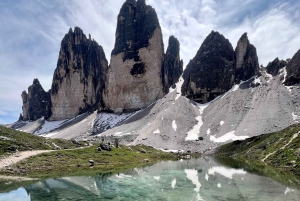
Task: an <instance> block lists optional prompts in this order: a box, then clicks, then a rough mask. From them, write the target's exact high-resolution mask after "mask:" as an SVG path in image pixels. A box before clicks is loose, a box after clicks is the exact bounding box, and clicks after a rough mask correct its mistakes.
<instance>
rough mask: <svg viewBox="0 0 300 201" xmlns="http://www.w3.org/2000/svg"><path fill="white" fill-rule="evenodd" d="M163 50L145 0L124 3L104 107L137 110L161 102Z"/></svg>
mask: <svg viewBox="0 0 300 201" xmlns="http://www.w3.org/2000/svg"><path fill="white" fill-rule="evenodd" d="M163 55H164V46H163V40H162V33H161V28H160V25H159V22H158V19H157V15H156V12H155V10H154V9H153V8H152V7H151V6H148V5H146V4H145V0H138V1H135V0H127V1H126V2H125V3H124V4H123V6H122V8H121V10H120V13H119V15H118V22H117V30H116V42H115V47H114V49H113V51H112V53H111V62H110V66H109V70H108V79H107V88H106V96H105V104H106V105H107V107H108V108H109V109H111V110H113V111H116V110H125V111H126V110H128V111H130V110H136V109H139V108H142V107H145V106H147V105H149V104H151V103H152V102H154V101H155V100H157V99H159V98H161V97H162V96H163V95H164V93H163V86H162V80H161V74H162V72H161V69H162V64H163Z"/></svg>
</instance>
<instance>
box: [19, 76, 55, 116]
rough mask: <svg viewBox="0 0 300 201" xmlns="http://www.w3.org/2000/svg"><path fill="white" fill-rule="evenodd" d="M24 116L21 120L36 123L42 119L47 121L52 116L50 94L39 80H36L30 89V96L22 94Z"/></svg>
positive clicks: (24, 92) (25, 93)
mask: <svg viewBox="0 0 300 201" xmlns="http://www.w3.org/2000/svg"><path fill="white" fill-rule="evenodd" d="M21 96H22V101H23V106H22V111H23V115H22V117H20V120H24V121H26V120H31V121H35V120H37V119H39V118H41V117H45V118H46V119H47V118H49V117H50V115H51V99H50V93H49V92H45V91H44V89H43V87H42V85H41V84H40V82H39V80H38V79H34V80H33V83H32V85H30V86H29V87H28V94H27V92H26V91H23V92H22V94H21Z"/></svg>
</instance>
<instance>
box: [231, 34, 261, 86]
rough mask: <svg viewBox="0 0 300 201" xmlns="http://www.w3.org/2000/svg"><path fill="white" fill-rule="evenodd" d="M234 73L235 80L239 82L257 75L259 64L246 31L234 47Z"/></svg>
mask: <svg viewBox="0 0 300 201" xmlns="http://www.w3.org/2000/svg"><path fill="white" fill-rule="evenodd" d="M235 60H236V67H235V68H236V73H235V81H236V83H239V82H240V81H241V80H242V81H245V80H248V79H250V78H251V77H253V76H255V75H258V73H259V64H258V57H257V54H256V48H255V47H254V46H253V45H252V44H250V42H249V40H248V37H247V33H244V34H243V35H242V36H241V38H240V39H239V41H238V43H237V47H236V49H235Z"/></svg>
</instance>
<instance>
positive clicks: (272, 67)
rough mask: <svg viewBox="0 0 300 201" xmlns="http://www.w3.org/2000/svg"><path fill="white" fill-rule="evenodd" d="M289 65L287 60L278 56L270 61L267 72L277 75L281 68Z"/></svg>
mask: <svg viewBox="0 0 300 201" xmlns="http://www.w3.org/2000/svg"><path fill="white" fill-rule="evenodd" d="M286 65H287V62H286V61H284V60H279V59H278V57H277V58H276V59H274V61H272V62H269V63H268V65H267V67H266V70H267V73H269V74H271V75H273V76H275V75H277V74H278V71H279V69H281V68H283V67H285V66H286Z"/></svg>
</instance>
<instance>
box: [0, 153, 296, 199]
mask: <svg viewBox="0 0 300 201" xmlns="http://www.w3.org/2000/svg"><path fill="white" fill-rule="evenodd" d="M234 166H235V167H236V165H234ZM287 182H288V181H287ZM4 185H6V184H4ZM7 185H8V183H7ZM3 187H4V186H3V185H2V186H1V185H0V190H1V188H3ZM10 200H12V201H14V200H16V201H17V200H22V201H23V200H24V201H26V200H33V201H54V200H77V201H79V200H105V201H106V200H110V201H127V200H141V201H147V200H151V201H152V200H153V201H169V200H170V201H171V200H172V201H177V200H178V201H185V200H186V201H194V200H195V201H196V200H206V201H209V200H212V201H215V200H217V201H218V200H224V201H225V200H232V201H233V200H236V201H244V200H255V201H260V200H262V201H268V200H272V201H277V200H284V201H286V200H287V201H288V200H295V201H299V200H300V191H299V190H298V189H297V187H291V186H286V185H284V184H282V183H279V182H277V181H274V180H272V179H271V178H268V177H265V176H262V175H258V174H254V173H250V172H247V171H246V170H245V169H242V168H240V167H239V168H232V167H230V166H228V164H226V166H224V165H222V164H221V163H219V162H218V161H217V160H215V159H214V158H203V157H202V158H198V159H191V160H180V161H165V162H160V163H157V164H155V165H152V166H149V167H144V168H134V169H131V170H128V171H126V172H123V173H119V174H114V175H110V174H106V175H99V176H97V177H85V176H80V177H79V176H78V177H62V178H56V179H47V180H44V181H39V182H36V183H34V184H30V185H27V186H26V185H25V186H23V187H20V188H17V189H16V190H12V191H10V192H8V193H0V201H10Z"/></svg>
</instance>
